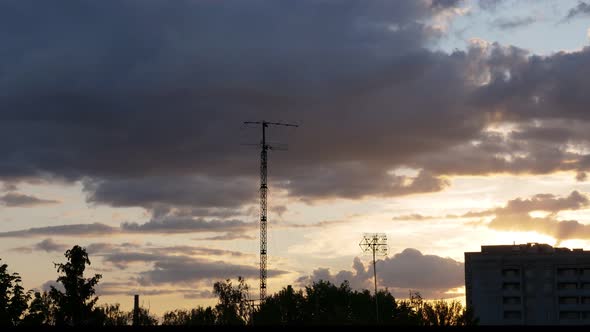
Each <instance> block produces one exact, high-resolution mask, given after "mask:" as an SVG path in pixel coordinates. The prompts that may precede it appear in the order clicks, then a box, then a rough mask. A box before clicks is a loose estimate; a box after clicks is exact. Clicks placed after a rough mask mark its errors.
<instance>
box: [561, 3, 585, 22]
mask: <svg viewBox="0 0 590 332" xmlns="http://www.w3.org/2000/svg"><path fill="white" fill-rule="evenodd" d="M585 15H590V4H589V3H586V2H584V1H580V2H578V5H577V6H576V7H574V8H572V9H570V10H569V11H568V13H567V16H566V17H565V19H566V20H568V19H572V18H574V17H579V16H585Z"/></svg>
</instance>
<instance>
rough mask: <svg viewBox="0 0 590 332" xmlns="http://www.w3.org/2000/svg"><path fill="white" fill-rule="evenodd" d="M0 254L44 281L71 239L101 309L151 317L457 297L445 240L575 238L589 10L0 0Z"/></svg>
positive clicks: (559, 241)
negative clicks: (372, 252) (264, 199)
mask: <svg viewBox="0 0 590 332" xmlns="http://www.w3.org/2000/svg"><path fill="white" fill-rule="evenodd" d="M0 40H1V42H2V45H1V47H0V151H1V152H2V153H1V156H2V157H1V158H0V258H2V262H3V263H7V264H8V265H9V268H10V270H11V271H16V272H19V273H20V274H21V275H22V277H23V281H24V285H25V287H26V288H28V289H31V288H36V289H44V288H47V287H48V286H49V285H50V284H51V283H52V282H53V281H54V280H55V279H56V278H57V273H56V271H55V268H54V265H53V263H54V262H63V261H64V257H63V253H64V251H65V250H66V249H68V248H71V246H73V245H75V244H79V245H82V246H84V247H86V248H87V250H88V252H89V254H90V259H91V261H92V265H91V269H90V271H89V272H90V273H101V274H103V279H102V280H101V282H100V283H99V288H98V294H99V295H100V296H101V297H100V303H104V302H108V303H115V302H119V303H121V305H122V307H123V308H125V309H129V308H131V306H132V302H133V299H132V295H133V294H140V295H141V302H142V303H143V305H144V306H146V307H149V308H150V310H151V311H152V312H155V313H157V314H161V313H162V312H163V311H166V310H172V309H175V308H189V307H191V306H195V305H203V304H204V305H208V304H213V303H215V299H214V298H213V297H212V295H211V290H212V284H213V283H214V282H215V281H218V280H223V279H226V278H233V279H235V278H237V276H238V275H240V276H243V277H245V278H246V281H247V283H249V284H250V286H251V295H252V297H253V298H256V297H257V296H258V259H259V257H258V254H257V253H258V250H259V238H258V230H259V229H258V223H257V220H258V181H259V179H258V175H259V150H258V149H257V148H256V147H255V146H252V145H248V144H256V143H258V142H259V140H260V129H259V128H258V127H255V126H250V125H244V124H243V122H244V121H259V120H263V119H264V120H267V121H282V122H292V123H297V124H299V125H300V127H299V128H270V129H269V130H268V136H269V140H270V141H271V142H272V143H277V144H280V145H281V146H282V145H283V144H287V145H288V150H287V151H271V152H270V155H269V160H270V161H269V167H270V168H269V181H270V198H269V204H270V208H269V209H270V217H269V240H268V243H269V244H268V248H269V258H268V268H269V281H268V287H269V289H268V292H269V293H273V292H275V291H277V290H279V289H280V288H282V287H284V286H286V285H289V284H290V285H294V286H302V285H305V284H308V283H309V282H311V281H313V280H317V279H328V280H331V281H335V282H341V281H342V280H349V281H350V282H351V285H352V286H353V287H355V288H370V287H371V285H372V284H371V281H372V280H371V278H372V269H371V267H370V261H371V258H370V257H369V256H366V255H364V254H363V253H362V252H361V250H360V248H359V246H358V243H359V242H360V240H361V238H362V235H363V233H370V232H380V233H386V234H387V236H388V240H389V255H388V256H386V257H380V259H379V261H378V263H377V270H378V274H379V273H380V274H379V285H380V286H381V287H388V288H389V290H391V291H392V292H393V293H394V294H395V295H396V296H397V297H404V296H406V295H407V294H408V290H410V289H412V290H418V291H420V292H421V293H422V294H423V295H424V296H425V297H427V298H459V299H461V298H463V293H464V289H463V284H464V279H463V261H464V252H466V251H478V250H479V248H480V246H481V245H487V244H512V243H514V242H516V243H526V242H542V243H548V244H551V245H558V246H563V247H568V248H585V249H590V198H589V197H590V182H589V181H590V178H589V175H587V172H590V113H588V112H589V109H588V106H589V105H590V94H589V93H588V91H590V47H589V46H590V2H589V1H578V0H573V1H566V0H298V1H291V0H248V1H243V0H110V1H91V0H62V1H59V2H48V1H32V0H3V1H1V2H0Z"/></svg>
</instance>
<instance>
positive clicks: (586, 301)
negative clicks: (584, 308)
mask: <svg viewBox="0 0 590 332" xmlns="http://www.w3.org/2000/svg"><path fill="white" fill-rule="evenodd" d="M582 304H590V296H582Z"/></svg>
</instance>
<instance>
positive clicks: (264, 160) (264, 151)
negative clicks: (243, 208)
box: [244, 121, 298, 303]
mask: <svg viewBox="0 0 590 332" xmlns="http://www.w3.org/2000/svg"><path fill="white" fill-rule="evenodd" d="M244 124H259V125H261V127H262V141H261V142H260V147H261V152H260V302H261V303H262V301H264V299H265V298H266V259H267V251H266V244H267V241H266V237H267V236H266V226H267V223H268V217H267V210H268V202H267V196H268V183H267V171H268V150H269V149H272V146H270V145H268V144H266V128H267V127H268V126H269V125H272V126H286V127H298V125H295V124H290V123H280V122H267V121H246V122H244Z"/></svg>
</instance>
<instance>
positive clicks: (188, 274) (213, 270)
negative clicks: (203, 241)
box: [138, 256, 287, 285]
mask: <svg viewBox="0 0 590 332" xmlns="http://www.w3.org/2000/svg"><path fill="white" fill-rule="evenodd" d="M259 273H260V270H259V267H258V266H247V265H237V264H231V263H226V262H223V261H209V260H204V259H196V258H189V257H179V256H171V257H168V258H167V259H166V260H165V261H157V262H156V263H154V268H153V269H152V270H148V271H144V272H141V273H140V277H139V278H138V281H139V283H140V284H142V285H156V284H190V283H194V282H198V281H202V280H209V279H217V280H219V279H226V278H236V277H238V276H242V277H244V278H246V279H250V278H253V279H256V278H258V276H259ZM285 273H287V272H286V271H281V270H274V269H270V270H269V271H268V276H269V277H271V278H272V277H275V276H279V275H282V274H285Z"/></svg>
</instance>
